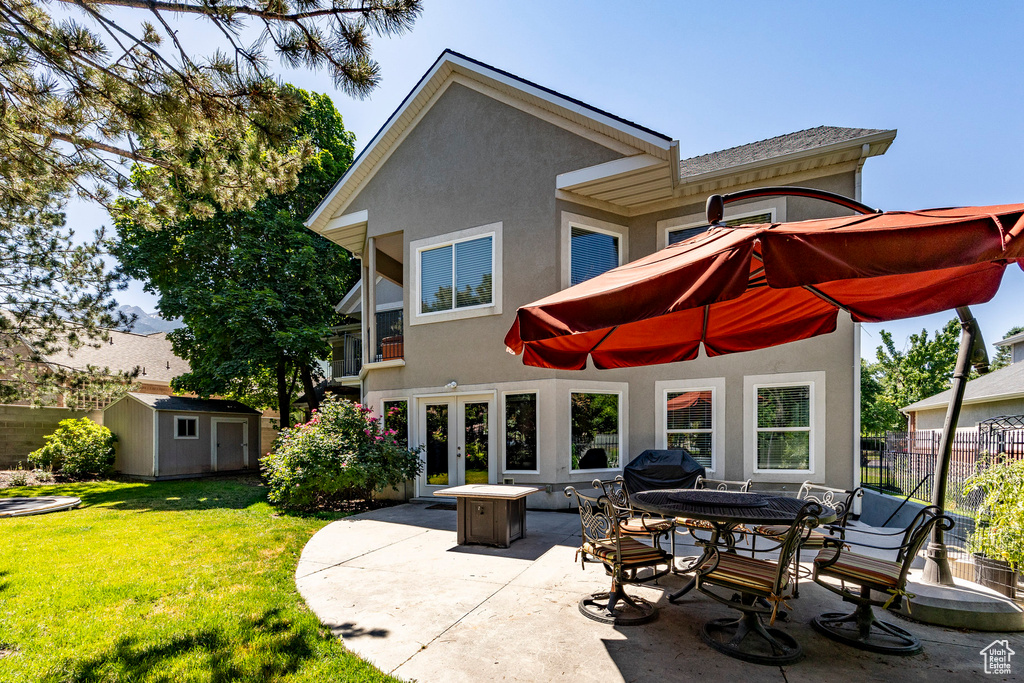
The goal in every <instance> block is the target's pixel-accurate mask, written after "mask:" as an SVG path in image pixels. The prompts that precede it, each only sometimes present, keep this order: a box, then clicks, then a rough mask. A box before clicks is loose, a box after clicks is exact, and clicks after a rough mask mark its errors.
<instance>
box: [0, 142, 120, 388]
mask: <svg viewBox="0 0 1024 683" xmlns="http://www.w3.org/2000/svg"><path fill="white" fill-rule="evenodd" d="M0 165H2V162H0ZM8 180H9V179H8ZM6 184H7V183H5V182H0V187H4V186H6ZM36 191H37V193H38V196H39V197H41V198H43V200H44V203H43V205H42V206H33V205H31V204H28V203H24V202H21V203H14V204H12V203H10V202H8V203H2V202H0V367H2V368H3V371H2V372H0V403H13V402H15V401H28V402H31V403H35V404H46V403H52V402H54V401H55V400H56V399H57V398H59V397H60V396H62V395H63V396H64V397H65V405H68V406H69V407H79V405H80V404H83V403H87V402H90V401H92V400H94V399H96V398H102V397H104V396H113V395H117V394H118V393H123V392H124V391H125V390H126V388H127V386H128V385H129V384H130V382H131V381H132V377H131V376H130V375H127V374H124V373H119V372H113V373H112V372H110V371H109V370H107V369H106V368H86V369H84V370H83V369H82V368H74V367H72V365H71V364H70V363H60V362H54V361H53V360H52V357H53V356H54V355H55V354H57V353H58V352H65V353H61V354H60V356H61V357H65V356H68V357H73V356H74V353H75V351H76V350H78V349H79V348H81V347H82V346H83V345H93V346H95V345H98V344H100V343H102V342H105V341H106V339H107V329H109V328H112V327H116V326H119V325H124V324H127V323H128V322H130V321H129V320H128V319H127V318H126V317H125V316H124V315H123V314H120V313H119V312H118V311H117V309H116V302H115V301H114V300H113V297H112V295H113V292H114V291H116V290H117V289H118V288H120V287H122V286H123V284H124V281H125V280H124V277H123V275H122V274H121V273H119V272H117V271H116V270H115V271H109V270H107V269H106V268H105V266H104V263H103V256H104V253H105V250H106V246H107V240H106V237H105V235H104V233H103V232H102V231H100V232H98V233H97V234H96V235H95V237H94V239H93V240H92V241H90V242H87V243H85V244H75V243H74V241H73V239H72V231H71V230H70V229H69V228H67V227H66V226H65V215H64V210H63V209H64V197H63V196H62V195H61V194H60V193H59V192H57V191H55V190H54V189H53V187H52V185H49V186H48V184H47V181H46V179H45V178H44V179H41V180H40V181H39V182H38V183H37V187H36ZM46 359H49V362H44V360H46Z"/></svg>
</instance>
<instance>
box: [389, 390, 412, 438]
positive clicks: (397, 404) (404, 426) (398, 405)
mask: <svg viewBox="0 0 1024 683" xmlns="http://www.w3.org/2000/svg"><path fill="white" fill-rule="evenodd" d="M384 430H385V431H386V432H388V431H394V432H395V435H394V436H395V441H397V442H398V444H399V445H400V446H401V447H402V448H408V447H409V402H408V401H406V400H405V399H401V400H396V401H384Z"/></svg>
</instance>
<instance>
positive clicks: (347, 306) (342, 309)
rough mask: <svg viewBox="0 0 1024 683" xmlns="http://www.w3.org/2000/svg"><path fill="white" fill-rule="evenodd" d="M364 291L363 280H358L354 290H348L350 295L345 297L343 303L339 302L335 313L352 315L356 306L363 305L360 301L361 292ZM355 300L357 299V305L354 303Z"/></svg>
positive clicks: (353, 286) (353, 287) (342, 299)
mask: <svg viewBox="0 0 1024 683" xmlns="http://www.w3.org/2000/svg"><path fill="white" fill-rule="evenodd" d="M362 289H363V281H362V279H359V280H356V283H355V284H354V285H352V289H350V290H348V294H346V295H345V296H343V297H342V298H341V301H339V302H338V305H337V306H335V307H334V311H335V312H336V313H344V314H346V315H351V314H352V313H353V312H355V309H356V306H357V305H358V304H360V303H361V301H360V299H361V298H362V297H361V294H360V292H361V291H362ZM353 298H354V299H355V303H353V302H352V300H353Z"/></svg>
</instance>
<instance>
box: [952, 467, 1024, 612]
mask: <svg viewBox="0 0 1024 683" xmlns="http://www.w3.org/2000/svg"><path fill="white" fill-rule="evenodd" d="M974 491H978V492H980V493H981V495H983V496H984V497H983V499H982V501H981V508H980V510H981V515H980V518H979V520H978V525H977V526H976V527H975V530H974V532H973V533H972V534H971V538H970V549H971V551H972V552H973V554H974V576H975V580H976V581H977V582H978V583H980V584H982V585H983V586H987V587H989V588H992V589H993V590H996V591H998V592H1000V593H1002V594H1003V595H1006V596H1007V597H1010V598H1014V597H1016V586H1017V574H1018V572H1019V571H1020V570H1021V568H1024V460H1011V459H1009V458H1007V457H1006V454H1004V453H1001V454H1000V455H999V457H997V458H996V460H995V462H994V464H993V465H992V466H990V467H987V468H985V469H984V470H982V471H981V472H978V473H977V474H975V475H974V476H972V477H971V478H969V479H968V480H967V481H966V482H965V483H964V493H965V494H970V493H972V492H974Z"/></svg>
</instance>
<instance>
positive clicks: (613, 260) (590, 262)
mask: <svg viewBox="0 0 1024 683" xmlns="http://www.w3.org/2000/svg"><path fill="white" fill-rule="evenodd" d="M620 254H621V251H620V238H619V236H618V235H615V234H613V233H610V232H604V231H598V230H592V229H589V228H582V227H579V226H577V225H573V226H572V227H571V229H570V236H569V256H570V261H571V265H570V275H569V284H570V285H578V284H579V283H581V282H586V281H587V280H589V279H590V278H592V277H597V276H598V275H600V274H601V273H604V272H607V271H609V270H611V269H612V268H617V267H618V266H619V256H620Z"/></svg>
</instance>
